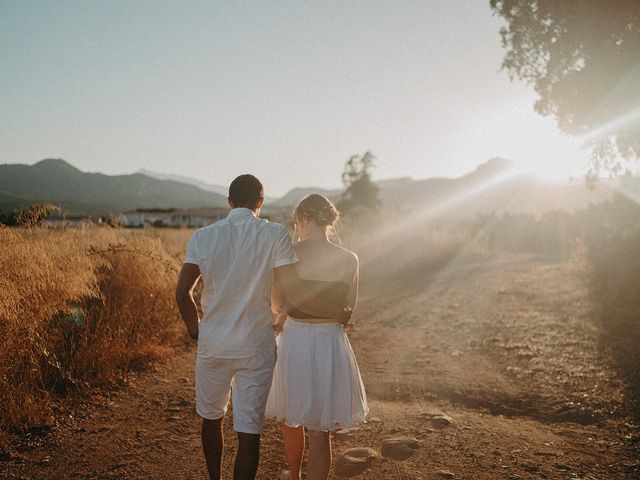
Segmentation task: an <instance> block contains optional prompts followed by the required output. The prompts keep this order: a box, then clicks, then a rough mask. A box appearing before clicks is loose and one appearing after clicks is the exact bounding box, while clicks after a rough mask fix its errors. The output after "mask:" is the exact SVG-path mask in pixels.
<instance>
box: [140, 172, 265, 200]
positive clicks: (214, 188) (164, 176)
mask: <svg viewBox="0 0 640 480" xmlns="http://www.w3.org/2000/svg"><path fill="white" fill-rule="evenodd" d="M137 173H141V174H142V175H146V176H148V177H152V178H157V179H158V180H174V181H176V182H180V183H186V184H188V185H195V186H196V187H199V188H201V189H202V190H206V191H208V192H215V193H218V194H220V195H223V196H224V197H225V198H227V197H228V196H229V186H228V185H227V186H226V187H223V186H222V185H211V184H210V183H206V182H203V181H201V180H198V179H196V178H192V177H184V176H182V175H174V174H173V173H158V172H154V171H153V170H147V169H146V168H141V169H140V170H138V172H137ZM275 200H276V199H275V198H273V197H270V196H269V195H266V196H265V202H266V204H267V205H270V204H272V203H273V202H274V201H275Z"/></svg>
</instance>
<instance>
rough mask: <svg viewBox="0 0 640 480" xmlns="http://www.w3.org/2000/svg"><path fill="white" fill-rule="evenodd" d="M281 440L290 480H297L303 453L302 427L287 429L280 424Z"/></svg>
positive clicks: (287, 427)
mask: <svg viewBox="0 0 640 480" xmlns="http://www.w3.org/2000/svg"><path fill="white" fill-rule="evenodd" d="M282 439H283V441H284V453H285V455H286V457H287V465H288V466H289V470H290V471H291V480H299V478H300V467H301V466H302V454H303V453H304V427H289V426H287V425H285V424H284V423H283V424H282Z"/></svg>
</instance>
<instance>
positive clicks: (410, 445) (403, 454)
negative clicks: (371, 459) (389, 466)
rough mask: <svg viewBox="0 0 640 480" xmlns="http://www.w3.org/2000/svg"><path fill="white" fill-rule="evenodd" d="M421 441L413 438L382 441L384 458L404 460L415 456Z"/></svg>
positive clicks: (395, 438)
mask: <svg viewBox="0 0 640 480" xmlns="http://www.w3.org/2000/svg"><path fill="white" fill-rule="evenodd" d="M419 446H420V441H419V440H417V439H415V438H412V437H394V438H387V439H386V440H383V441H382V447H381V448H380V450H381V452H382V456H383V457H386V458H391V459H394V460H404V459H405V458H409V457H410V456H411V455H413V453H414V451H415V450H417V449H418V447H419Z"/></svg>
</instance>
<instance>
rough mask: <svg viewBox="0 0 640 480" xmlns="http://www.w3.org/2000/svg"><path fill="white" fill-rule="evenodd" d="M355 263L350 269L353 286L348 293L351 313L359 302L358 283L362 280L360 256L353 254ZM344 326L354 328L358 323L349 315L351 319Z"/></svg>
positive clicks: (348, 328) (348, 304) (347, 328)
mask: <svg viewBox="0 0 640 480" xmlns="http://www.w3.org/2000/svg"><path fill="white" fill-rule="evenodd" d="M353 259H354V260H355V261H354V265H353V267H352V268H351V269H350V270H351V272H353V280H352V281H351V287H350V288H349V293H348V294H347V307H346V308H347V309H350V311H351V313H353V311H354V310H355V309H356V305H357V304H358V284H359V282H360V264H359V261H358V257H357V256H355V254H354V256H353ZM343 325H344V328H345V329H346V330H352V329H354V328H355V326H356V324H355V322H354V321H353V320H352V319H351V316H349V319H348V320H347V321H346V322H343Z"/></svg>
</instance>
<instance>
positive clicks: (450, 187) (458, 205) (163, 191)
mask: <svg viewBox="0 0 640 480" xmlns="http://www.w3.org/2000/svg"><path fill="white" fill-rule="evenodd" d="M142 172H144V173H142ZM180 179H181V180H182V181H180ZM624 181H625V182H626V183H624V184H623V183H621V182H623V179H621V180H619V181H613V182H601V183H600V184H599V185H598V187H597V188H596V189H595V190H588V189H587V188H586V186H585V183H584V180H581V179H579V180H573V181H568V180H567V181H564V182H553V183H552V182H545V181H543V180H540V179H538V178H536V177H532V176H527V175H515V174H513V169H512V163H511V162H510V161H508V160H505V159H502V158H493V159H491V160H489V161H488V162H485V163H483V164H481V165H480V166H478V168H476V169H475V170H474V171H473V172H470V173H468V174H467V175H463V176H461V177H458V178H428V179H424V180H413V179H411V178H396V179H387V180H380V181H378V182H377V184H378V186H379V187H380V191H379V197H380V200H381V202H382V205H383V206H384V208H386V209H388V210H391V211H396V212H398V211H399V212H406V213H410V214H417V213H422V214H424V215H429V216H443V215H454V216H475V215H477V214H478V213H483V212H484V213H489V212H494V213H496V214H500V213H502V212H512V213H527V214H533V215H541V214H543V213H545V212H548V211H551V210H565V211H569V212H571V211H574V210H577V209H581V208H586V207H587V206H588V205H589V203H601V202H603V201H604V200H606V199H608V198H611V197H612V196H613V194H614V192H615V189H616V188H619V187H616V185H631V184H630V183H629V182H631V181H630V180H624ZM633 181H634V182H635V183H634V184H633V189H634V191H638V189H636V188H635V186H636V184H637V183H638V181H637V179H634V180H633ZM198 185H199V186H198ZM205 188H206V189H205ZM223 188H224V187H221V186H216V185H208V184H206V183H203V182H200V181H198V180H195V179H190V178H188V177H179V176H175V175H164V174H158V173H155V172H151V171H149V170H143V171H141V172H138V173H134V174H132V175H115V176H110V175H104V174H101V173H87V172H82V171H80V170H78V169H77V168H75V167H73V166H72V165H70V164H68V163H67V162H65V161H64V160H59V159H46V160H42V161H40V162H38V163H36V164H35V165H21V164H13V165H11V164H4V165H0V213H8V212H10V211H12V210H13V209H16V208H21V207H24V206H27V205H29V204H32V203H45V202H46V203H54V204H56V205H60V206H61V207H62V208H63V210H64V211H65V213H66V214H68V215H96V216H97V215H105V214H109V213H119V212H123V211H127V210H133V209H136V208H197V207H217V206H220V207H226V206H227V198H226V197H227V192H226V188H224V192H223V193H219V192H222V189H223ZM627 189H629V188H627ZM216 190H217V191H216ZM309 193H320V194H322V195H325V196H327V197H329V198H330V199H332V200H336V201H338V200H339V199H340V195H341V193H342V190H341V189H323V188H314V187H304V188H294V189H292V190H290V191H289V192H288V193H287V194H286V195H284V196H283V197H281V198H278V199H267V202H266V203H265V212H267V211H269V210H270V209H272V208H273V209H289V208H293V207H294V206H295V205H296V204H297V203H298V202H299V201H300V200H301V199H302V198H304V197H305V196H306V195H308V194H309Z"/></svg>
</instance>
